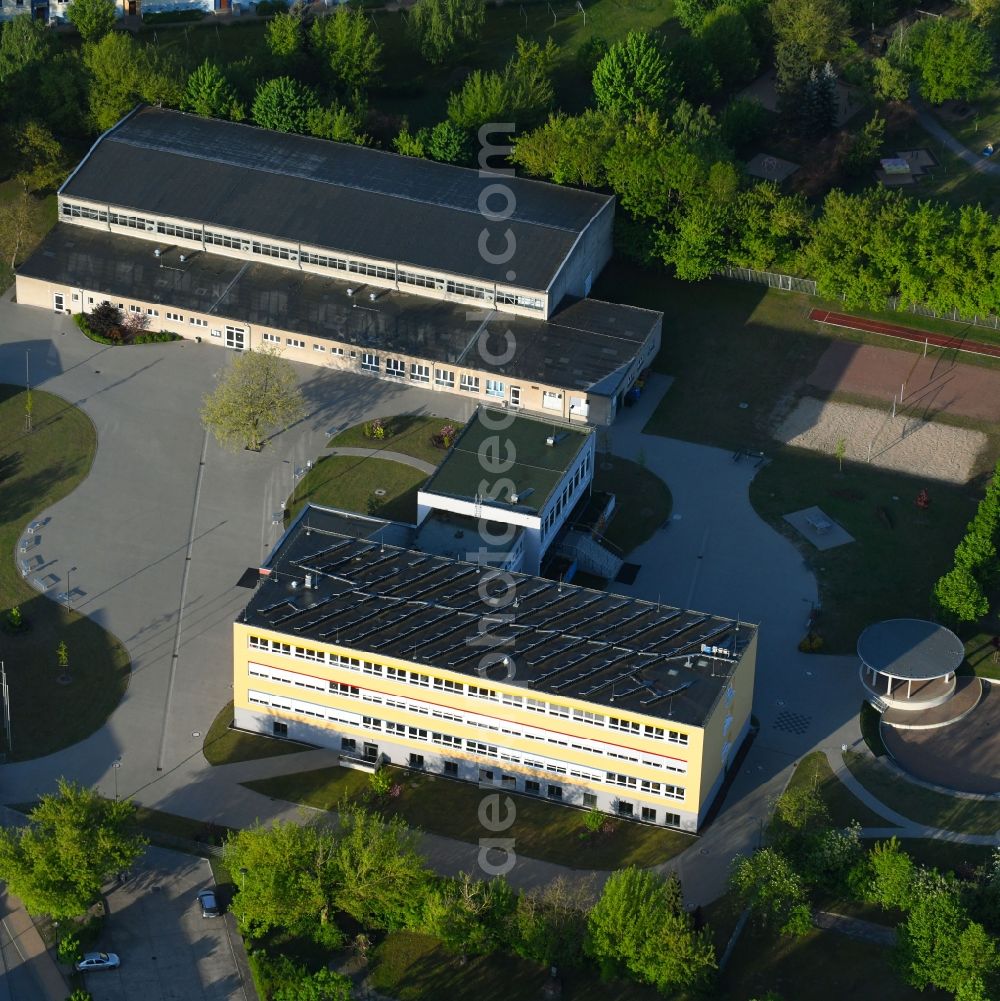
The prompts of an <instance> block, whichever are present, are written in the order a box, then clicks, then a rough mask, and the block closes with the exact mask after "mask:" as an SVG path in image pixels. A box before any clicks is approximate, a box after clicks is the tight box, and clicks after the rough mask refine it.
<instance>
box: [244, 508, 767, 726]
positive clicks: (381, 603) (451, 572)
mask: <svg viewBox="0 0 1000 1001" xmlns="http://www.w3.org/2000/svg"><path fill="white" fill-rule="evenodd" d="M392 528H393V526H391V525H389V526H386V531H385V535H384V536H383V532H382V528H381V527H380V525H379V524H378V523H376V522H373V521H372V520H371V519H367V518H354V517H352V516H350V515H348V514H346V513H345V512H339V511H331V510H329V509H325V508H319V507H315V506H311V505H310V506H307V507H305V508H304V509H303V510H302V512H301V513H300V515H299V517H298V519H297V521H296V522H295V523H293V525H292V526H291V527H290V528H289V530H288V531H287V532H286V533H285V535H284V536H283V537H282V539H281V540H280V541H279V543H278V545H277V546H276V547H275V549H274V551H273V552H272V553H271V555H270V556H269V557H268V560H267V564H266V569H265V572H267V573H268V574H269V575H268V576H267V577H266V579H265V580H264V581H263V582H262V583H261V584H260V585H259V586H258V588H257V590H256V591H255V592H254V595H253V597H252V599H251V600H250V602H249V604H248V605H247V607H246V609H245V610H244V612H243V614H242V616H241V619H240V621H243V622H245V623H247V624H248V625H251V626H254V625H257V626H259V627H260V628H266V629H270V630H276V631H278V632H281V633H284V634H286V635H288V636H291V637H295V638H300V639H303V640H306V639H312V640H314V641H317V642H326V643H329V644H331V645H336V646H340V647H344V648H347V649H349V650H355V651H357V652H358V653H359V654H361V655H362V656H363V655H364V654H365V653H370V654H375V655H382V656H386V657H393V658H398V659H400V660H406V661H409V662H411V663H416V664H424V665H427V666H428V667H437V668H440V669H445V670H449V671H454V672H456V673H459V674H468V675H470V676H471V677H476V678H480V677H482V674H481V664H482V659H483V655H484V652H486V651H488V650H490V649H495V650H499V651H501V652H502V654H504V655H507V656H509V657H511V658H512V659H513V662H514V665H515V667H516V671H515V675H514V677H513V678H512V679H510V678H508V673H507V668H505V667H501V665H499V664H498V665H497V668H498V669H499V672H498V673H497V672H492V671H487V674H486V678H487V679H488V678H490V677H492V678H493V680H495V681H497V682H498V683H501V682H502V683H504V684H509V685H514V686H516V687H518V688H522V689H524V690H525V691H526V692H527V693H528V694H532V693H537V692H545V693H550V694H552V695H554V696H561V697H562V698H564V699H578V700H582V701H584V702H592V703H597V704H599V705H602V706H604V707H607V708H608V709H609V710H610V711H611V712H612V713H613V712H614V711H615V710H616V709H617V710H620V711H621V712H623V713H638V714H642V715H649V716H657V717H660V718H661V719H664V720H666V721H672V722H676V723H681V724H688V725H692V726H701V725H702V724H703V723H704V722H705V720H706V719H707V717H708V716H709V715H711V713H712V711H713V709H714V707H715V705H716V704H717V701H718V699H719V698H720V697H721V696H722V694H723V692H724V691H725V689H726V687H727V686H728V684H729V680H730V678H731V677H732V675H733V672H734V671H735V669H736V666H737V664H738V663H739V659H740V656H741V655H742V653H743V651H744V650H745V649H746V647H747V645H748V644H749V643H750V641H751V639H752V638H753V636H754V634H755V632H756V630H757V627H756V626H755V625H751V624H749V623H737V622H734V621H733V620H732V619H726V618H722V617H720V616H715V615H706V614H704V613H701V612H692V611H687V610H684V609H680V608H672V607H670V606H666V605H660V604H659V603H656V602H651V601H642V600H639V599H637V598H632V597H626V596H623V595H619V594H611V593H607V592H604V591H591V590H588V589H587V588H583V587H575V586H573V585H571V584H561V583H557V582H556V581H551V580H546V579H544V578H541V577H531V576H528V575H525V574H513V575H507V574H506V573H505V574H502V575H501V574H495V576H494V572H492V571H491V570H490V569H489V567H485V568H484V567H482V566H480V565H479V564H478V563H475V562H465V561H462V560H459V559H451V558H446V557H441V556H436V555H432V554H429V553H423V552H419V551H416V550H414V549H411V548H402V547H400V546H397V545H393V544H391V543H390V541H389V540H390V539H394V538H395V537H396V536H395V533H394V532H393V531H392ZM468 547H469V548H470V549H472V550H474V549H475V547H476V540H475V538H474V537H473V538H470V539H469V540H468ZM468 555H469V557H470V558H471V555H472V554H471V553H470V554H468ZM307 573H309V574H310V575H311V579H312V583H313V587H312V588H310V589H308V590H306V589H305V586H304V584H305V575H306V574H307ZM511 577H512V578H513V580H514V586H515V588H516V591H515V593H516V597H517V601H516V603H513V604H505V605H504V606H503V610H502V611H503V614H499V613H498V614H496V615H495V616H493V617H492V618H491V616H490V611H491V607H495V606H491V605H490V604H488V602H489V601H490V600H491V599H492V598H494V597H496V598H497V600H501V599H503V600H506V599H507V598H508V597H509V587H510V578H511ZM706 647H707V648H710V649H711V651H712V652H711V653H709V652H707V650H706V649H705V648H706Z"/></svg>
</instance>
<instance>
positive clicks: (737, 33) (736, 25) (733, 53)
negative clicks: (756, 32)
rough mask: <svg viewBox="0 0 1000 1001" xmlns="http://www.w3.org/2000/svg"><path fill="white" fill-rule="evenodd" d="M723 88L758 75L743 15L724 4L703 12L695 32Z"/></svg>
mask: <svg viewBox="0 0 1000 1001" xmlns="http://www.w3.org/2000/svg"><path fill="white" fill-rule="evenodd" d="M697 34H698V37H699V38H700V39H701V40H702V41H703V42H704V43H705V47H706V48H707V49H708V52H709V55H710V56H711V58H712V62H713V63H714V64H715V67H716V69H717V70H718V71H719V76H720V77H721V78H722V83H723V85H724V86H726V87H735V86H737V85H739V84H741V83H746V82H747V81H749V80H752V79H753V78H754V77H755V76H756V75H757V67H758V66H759V65H760V60H759V59H758V58H757V50H756V47H755V46H754V43H753V37H752V36H751V34H750V27H749V26H748V25H747V22H746V18H745V17H744V16H743V15H742V14H741V13H740V12H739V11H738V10H737V9H736V8H735V7H733V6H731V5H729V4H723V5H722V6H721V7H716V8H715V10H713V11H711V12H710V13H709V14H707V15H706V17H705V20H704V21H702V23H701V27H700V28H698V31H697Z"/></svg>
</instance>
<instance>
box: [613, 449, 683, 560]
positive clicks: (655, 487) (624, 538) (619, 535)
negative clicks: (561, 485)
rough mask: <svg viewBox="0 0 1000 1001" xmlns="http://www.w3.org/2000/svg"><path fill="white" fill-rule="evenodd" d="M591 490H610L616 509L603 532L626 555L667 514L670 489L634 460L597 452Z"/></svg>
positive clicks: (653, 531) (663, 520)
mask: <svg viewBox="0 0 1000 1001" xmlns="http://www.w3.org/2000/svg"><path fill="white" fill-rule="evenodd" d="M596 466H597V468H596V469H595V471H594V490H599V491H603V492H606V493H613V494H614V495H615V510H614V513H613V514H612V516H611V521H610V523H609V524H608V527H607V529H606V530H605V532H604V536H605V538H606V539H608V540H609V541H610V542H612V543H613V544H614V545H616V546H617V547H618V548H619V549H620V550H621V551H622V552H623V553H625V555H626V556H627V555H628V554H629V553H630V552H632V550H633V549H635V548H636V546H639V545H641V544H642V543H643V542H645V541H646V540H647V539H649V538H651V537H652V535H653V534H654V533H655V532H656V530H657V529H658V528H660V527H661V526H662V525H663V523H664V522H665V521H666V520H667V519H668V518H669V517H670V509H671V507H672V506H673V499H672V498H671V496H670V490H669V488H668V487H667V485H666V483H664V482H663V480H661V479H660V478H659V476H657V475H656V474H655V473H651V472H650V471H649V470H648V469H646V468H645V467H643V466H642V465H640V464H639V463H637V462H630V461H629V460H628V459H622V458H620V457H619V456H615V455H601V454H598V456H597V459H596Z"/></svg>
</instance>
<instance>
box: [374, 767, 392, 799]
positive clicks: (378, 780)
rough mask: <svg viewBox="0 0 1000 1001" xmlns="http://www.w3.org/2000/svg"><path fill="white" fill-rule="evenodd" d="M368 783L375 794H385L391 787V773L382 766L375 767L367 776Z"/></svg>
mask: <svg viewBox="0 0 1000 1001" xmlns="http://www.w3.org/2000/svg"><path fill="white" fill-rule="evenodd" d="M368 785H369V787H370V788H371V791H372V794H373V795H375V796H385V795H387V794H388V793H389V792H390V790H391V789H392V775H391V774H390V772H389V769H388V768H385V767H384V766H383V767H382V768H377V769H376V770H375V771H374V772H372V773H371V775H370V776H369V777H368Z"/></svg>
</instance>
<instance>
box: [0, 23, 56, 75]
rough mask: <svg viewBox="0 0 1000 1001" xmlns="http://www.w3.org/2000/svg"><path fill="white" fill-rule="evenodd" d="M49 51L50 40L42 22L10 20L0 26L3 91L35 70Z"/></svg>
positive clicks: (0, 60)
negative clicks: (30, 70)
mask: <svg viewBox="0 0 1000 1001" xmlns="http://www.w3.org/2000/svg"><path fill="white" fill-rule="evenodd" d="M51 49H52V37H51V35H50V33H49V30H48V28H47V27H46V25H45V22H44V21H40V20H38V19H37V18H33V17H14V18H11V20H9V21H6V22H4V23H3V24H0V83H2V84H3V85H4V86H5V87H6V86H10V84H11V81H12V80H13V78H14V77H16V76H17V75H18V74H20V73H23V72H24V71H25V70H27V69H30V68H31V67H38V66H40V65H41V64H42V63H43V62H44V61H45V58H46V56H47V55H48V54H49V53H50V52H51Z"/></svg>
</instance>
